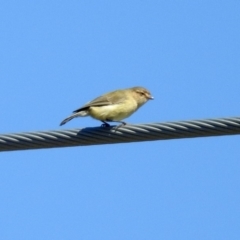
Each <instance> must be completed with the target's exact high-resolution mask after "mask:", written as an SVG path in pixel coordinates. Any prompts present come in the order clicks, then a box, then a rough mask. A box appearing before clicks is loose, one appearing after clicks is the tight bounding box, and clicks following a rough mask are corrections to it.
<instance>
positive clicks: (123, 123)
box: [106, 119, 127, 130]
mask: <svg viewBox="0 0 240 240" xmlns="http://www.w3.org/2000/svg"><path fill="white" fill-rule="evenodd" d="M106 121H108V122H118V123H121V124H119V125H118V126H116V128H115V130H117V129H118V128H120V127H122V126H125V125H126V124H127V123H125V122H123V121H113V120H109V119H107V120H106Z"/></svg>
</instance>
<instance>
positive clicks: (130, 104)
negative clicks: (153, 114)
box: [89, 101, 138, 121]
mask: <svg viewBox="0 0 240 240" xmlns="http://www.w3.org/2000/svg"><path fill="white" fill-rule="evenodd" d="M137 108H138V106H137V103H136V102H135V101H125V102H123V103H119V104H112V105H107V106H99V107H98V106H96V107H90V108H89V115H90V116H91V117H93V118H95V119H98V120H102V121H106V120H107V119H108V120H112V121H120V120H122V119H124V118H127V117H129V116H130V115H131V114H132V113H134V112H135V111H136V110H137Z"/></svg>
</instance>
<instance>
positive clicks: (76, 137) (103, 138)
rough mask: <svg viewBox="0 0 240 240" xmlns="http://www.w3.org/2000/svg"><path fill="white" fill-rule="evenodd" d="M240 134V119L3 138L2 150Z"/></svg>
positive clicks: (55, 132)
mask: <svg viewBox="0 0 240 240" xmlns="http://www.w3.org/2000/svg"><path fill="white" fill-rule="evenodd" d="M235 134H240V117H235V118H218V119H206V120H194V121H179V122H166V123H150V124H137V125H130V124H129V125H126V126H123V127H120V128H117V129H116V127H110V128H103V127H93V128H82V129H69V130H57V131H56V130H55V131H38V132H26V133H16V134H3V135H0V151H13V150H27V149H40V148H55V147H70V146H89V145H99V144H113V143H129V142H141V141H154V140H168V139H179V138H194V137H210V136H223V135H235Z"/></svg>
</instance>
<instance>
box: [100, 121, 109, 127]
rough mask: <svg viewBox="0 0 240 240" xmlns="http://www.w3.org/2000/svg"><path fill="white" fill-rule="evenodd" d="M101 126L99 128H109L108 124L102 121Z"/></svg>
mask: <svg viewBox="0 0 240 240" xmlns="http://www.w3.org/2000/svg"><path fill="white" fill-rule="evenodd" d="M102 122H103V124H102V125H101V127H110V124H108V123H107V122H105V121H102Z"/></svg>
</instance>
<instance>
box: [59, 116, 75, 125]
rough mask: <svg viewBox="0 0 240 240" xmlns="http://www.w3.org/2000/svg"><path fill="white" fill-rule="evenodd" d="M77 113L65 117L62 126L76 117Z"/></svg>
mask: <svg viewBox="0 0 240 240" xmlns="http://www.w3.org/2000/svg"><path fill="white" fill-rule="evenodd" d="M75 117H76V115H75V114H74V115H71V116H70V117H68V118H65V119H64V120H63V121H62V122H61V123H60V126H62V125H64V124H65V123H67V122H69V121H70V120H72V119H73V118H75Z"/></svg>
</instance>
